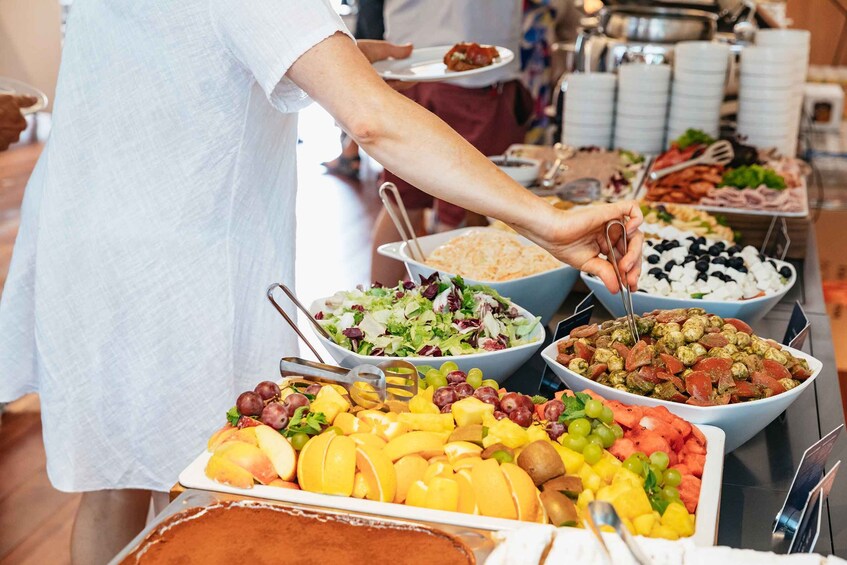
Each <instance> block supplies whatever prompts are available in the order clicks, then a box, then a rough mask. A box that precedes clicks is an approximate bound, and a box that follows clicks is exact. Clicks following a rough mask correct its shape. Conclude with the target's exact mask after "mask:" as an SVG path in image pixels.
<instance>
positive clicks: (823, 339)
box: [505, 234, 847, 557]
mask: <svg viewBox="0 0 847 565" xmlns="http://www.w3.org/2000/svg"><path fill="white" fill-rule="evenodd" d="M816 245H817V244H816V242H815V238H814V234H811V237H810V239H809V242H808V251H807V253H806V256H805V259H804V260H803V261H798V262H795V263H796V265H797V266H798V271H799V272H801V273H802V277H801V278H800V280H799V281H798V282H799V284H798V285H797V286H795V288H793V289H792V290H791V292H789V293H788V295H787V296H786V297H785V299H784V300H783V301H782V302H780V304H778V305H777V306H776V307H775V308H774V309H773V310H772V311H771V312H770V313H769V314H768V315H767V316H766V317H765V318H764V319H763V320H762V321H760V322H759V323H757V324H754V326H753V329H754V330H755V332H756V333H757V334H759V335H762V336H766V337H771V338H773V339H776V340H777V341H780V340H781V339H782V337H783V335H784V333H785V328H786V326H787V324H788V319H789V317H790V315H791V309H792V308H793V306H794V302H795V301H800V303H801V304H802V305H803V308H804V310H805V311H806V314H807V315H808V316H809V319H810V321H811V324H812V326H811V334H810V336H809V338H808V339H807V340H806V344H805V347H804V348H803V350H804V351H806V352H808V353H810V354H811V355H813V356H814V357H816V358H818V359H819V360H820V361H821V362H822V363H823V365H824V369H823V372H822V373H821V374H820V375H819V376H818V378H817V379H816V380H815V383H814V386H813V387H810V388H809V389H807V390H806V391H805V392H804V393H803V394H802V395H801V396H800V397H799V398H798V399H797V400H796V401H795V402H794V404H793V405H792V406H791V407H790V408H789V409H788V410H787V411H786V412H785V413H784V414H782V416H780V417H779V418H777V420H775V421H774V422H772V423H771V424H770V425H769V426H768V427H766V428H765V429H764V430H762V431H761V432H760V433H759V434H758V435H756V436H755V437H754V438H753V439H751V440H750V441H749V442H747V443H746V444H744V445H743V446H741V447H740V448H738V449H737V450H735V451H734V452H732V453H731V454H729V455H728V456H727V458H726V461H725V465H724V474H723V489H722V492H721V512H720V524H719V531H718V543H719V544H720V545H728V546H731V547H739V548H747V549H759V550H769V549H770V543H771V542H770V540H771V530H772V522H773V519H774V517H775V516H776V513H777V512H778V511H779V509H780V508H781V507H782V503H783V501H784V499H785V495H786V493H787V491H788V488H789V486H790V485H791V480H792V479H793V478H794V471H795V469H796V468H797V465H798V464H799V462H800V457H801V456H802V454H803V451H805V449H806V448H807V447H808V446H809V445H811V444H812V443H813V442H815V441H817V440H818V439H820V438H821V437H822V436H823V435H825V434H826V433H828V432H829V431H831V430H832V429H834V428H835V427H836V426H838V425H839V424H843V423H844V413H843V409H842V403H841V391H840V388H839V385H838V372H837V370H836V367H835V353H834V350H833V341H832V339H833V338H832V335H831V331H830V327H829V319H828V317H827V315H826V308H825V305H824V300H823V290H822V288H821V278H820V269H819V266H818V254H817V247H816ZM582 298H584V295H579V294H578V293H576V294H573V295H572V296H571V297H569V298H568V300H567V302H566V303H565V306H564V307H563V308H562V310H561V314H560V315H559V316H558V317H556V318H554V320H553V322H552V323H551V328H553V329H555V327H556V324H557V323H558V322H559V321H560V320H561V319H562V318H563V317H564V316H566V315H568V314H570V313H571V312H573V308H574V306H575V305H576V304H577V303H578V302H579V300H581V299H582ZM594 315H595V318H597V319H598V320H604V319H609V318H611V316H610V315H609V314H608V312H606V311H605V310H604V308H603V307H602V306H601V305H599V304H598V305H597V306H596V307H595V313H594ZM548 333H550V334H551V335H552V332H548ZM549 340H550V337H549V336H548V343H549ZM543 369H544V362H543V361H542V360H541V359H540V356H537V355H536V356H535V357H534V358H533V360H532V361H530V362H528V363H527V364H526V365H524V367H522V368H521V370H520V371H518V373H516V374H515V375H514V376H513V377H512V378H510V379H509V380H508V381H507V382H506V384H505V386H506V388H508V389H510V390H518V391H520V392H524V393H527V394H535V393H537V392H538V390H539V386H540V384H541V373H542V371H543ZM839 459H843V460H845V462H847V434H842V435H841V437H840V438H839V440H838V443H837V444H836V446H835V449H834V451H833V454H832V456H831V458H830V461H829V465H828V467H827V468H830V467H831V466H832V464H833V463H834V462H835V461H838V460H839ZM816 551H817V552H818V553H822V554H824V555H827V554H832V553H834V554H836V555H838V556H839V557H847V477H845V476H844V475H843V474H842V475H841V476H839V477H838V478H837V479H836V482H835V485H834V487H833V490H832V493H831V495H830V499H829V503H828V508H827V512H826V513H825V515H824V523H823V526H822V528H821V535H820V539H819V540H818V544H817V547H816Z"/></svg>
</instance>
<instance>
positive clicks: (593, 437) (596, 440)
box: [588, 433, 603, 449]
mask: <svg viewBox="0 0 847 565" xmlns="http://www.w3.org/2000/svg"><path fill="white" fill-rule="evenodd" d="M588 443H593V444H594V445H596V446H598V447H600V449H602V448H603V439H602V438H601V437H600V436H598V435H597V434H596V433H592V434H588Z"/></svg>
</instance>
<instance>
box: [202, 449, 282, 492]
mask: <svg viewBox="0 0 847 565" xmlns="http://www.w3.org/2000/svg"><path fill="white" fill-rule="evenodd" d="M213 455H217V456H220V457H222V458H223V459H226V460H227V461H229V462H231V463H235V464H236V465H238V466H239V467H241V468H242V469H244V470H246V471H248V472H249V473H251V474H252V475H253V478H255V479H256V480H257V481H259V482H260V483H262V484H263V485H266V484H268V483H270V482H271V481H272V480H274V479H275V478H277V474H276V471H275V470H274V468H273V465H272V464H271V461H270V459H268V456H267V455H265V454H264V452H263V451H262V450H261V449H259V448H258V447H256V446H255V445H252V444H249V443H244V442H241V441H227V442H224V443H222V444H221V445H219V446H218V448H217V449H216V450H215V452H214V454H213Z"/></svg>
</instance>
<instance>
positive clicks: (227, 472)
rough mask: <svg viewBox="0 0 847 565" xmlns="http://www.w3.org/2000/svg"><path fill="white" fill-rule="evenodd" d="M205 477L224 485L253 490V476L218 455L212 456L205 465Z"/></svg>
mask: <svg viewBox="0 0 847 565" xmlns="http://www.w3.org/2000/svg"><path fill="white" fill-rule="evenodd" d="M206 476H207V477H209V478H210V479H212V480H213V481H217V482H219V483H221V484H224V485H229V486H233V487H236V488H253V475H251V474H250V471H248V470H246V469H242V468H241V467H239V466H238V465H236V464H235V463H233V462H232V461H229V460H227V459H224V458H223V457H221V456H220V455H212V456H211V457H210V458H209V462H208V463H206Z"/></svg>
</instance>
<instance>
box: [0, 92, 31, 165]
mask: <svg viewBox="0 0 847 565" xmlns="http://www.w3.org/2000/svg"><path fill="white" fill-rule="evenodd" d="M35 102H36V100H34V99H33V98H31V97H28V96H15V95H12V94H0V151H5V150H6V149H8V148H9V145H11V144H12V143H14V142H16V141H17V140H18V139H19V138H20V136H21V132H22V131H23V130H25V129H26V119H25V118H24V116H23V114H21V108H26V107H28V106H32V105H33V104H35Z"/></svg>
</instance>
